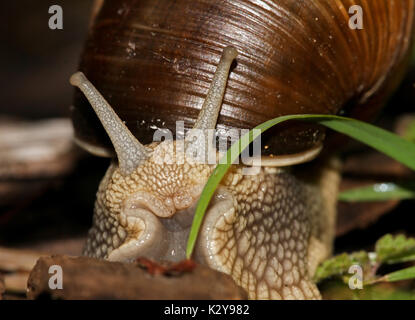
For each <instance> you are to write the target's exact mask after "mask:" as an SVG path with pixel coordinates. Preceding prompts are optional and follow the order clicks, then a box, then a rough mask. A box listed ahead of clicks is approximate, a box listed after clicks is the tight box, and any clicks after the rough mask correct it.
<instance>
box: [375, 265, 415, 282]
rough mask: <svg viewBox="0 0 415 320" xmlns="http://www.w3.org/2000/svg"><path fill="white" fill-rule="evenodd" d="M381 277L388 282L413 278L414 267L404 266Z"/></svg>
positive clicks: (414, 277)
mask: <svg viewBox="0 0 415 320" xmlns="http://www.w3.org/2000/svg"><path fill="white" fill-rule="evenodd" d="M381 279H384V280H385V281H388V282H395V281H402V280H410V279H415V267H409V268H405V269H402V270H399V271H395V272H392V273H389V274H387V275H386V276H384V277H382V278H381Z"/></svg>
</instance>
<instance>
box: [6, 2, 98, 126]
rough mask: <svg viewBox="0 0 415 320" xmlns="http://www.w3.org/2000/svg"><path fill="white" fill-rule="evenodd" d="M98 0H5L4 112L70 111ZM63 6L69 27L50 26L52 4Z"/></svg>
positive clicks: (26, 114)
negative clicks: (75, 76)
mask: <svg viewBox="0 0 415 320" xmlns="http://www.w3.org/2000/svg"><path fill="white" fill-rule="evenodd" d="M92 2H93V1H92V0H66V1H57V0H53V1H48V0H35V1H34V0H17V1H1V4H0V21H1V24H2V31H3V32H2V33H3V37H4V38H3V39H2V41H1V43H0V46H1V48H0V70H1V71H0V72H1V79H2V81H1V104H0V114H8V115H13V116H23V117H25V118H44V117H56V116H68V115H69V106H70V104H71V101H72V95H73V88H72V87H71V86H70V84H69V82H68V81H69V77H70V75H71V74H72V73H74V72H75V71H76V70H77V67H78V60H79V56H80V53H81V50H82V46H83V43H84V41H85V39H86V35H87V32H88V23H89V21H88V20H89V16H90V9H91V6H92ZM54 4H56V5H60V6H61V7H62V9H63V30H50V29H49V26H48V21H49V18H50V16H51V15H50V14H49V13H48V9H49V6H51V5H54Z"/></svg>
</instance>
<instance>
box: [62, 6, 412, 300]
mask: <svg viewBox="0 0 415 320" xmlns="http://www.w3.org/2000/svg"><path fill="white" fill-rule="evenodd" d="M414 3H415V1H414V0H401V1H388V0H379V1H370V0H359V1H358V0H333V1H327V0H312V1H297V0H279V1H271V0H267V1H266V0H231V1H219V0H214V1H213V0H209V1H208V0H194V1H184V0H178V1H170V0H151V1H150V0H143V1H132V0H124V1H111V0H105V1H99V2H97V6H96V7H95V9H94V12H95V13H94V19H93V21H92V24H91V30H90V34H89V37H88V40H87V42H86V46H85V49H84V53H83V55H82V58H81V63H80V70H81V72H77V73H76V74H74V75H73V76H72V77H71V79H70V82H71V84H72V85H74V86H77V87H78V88H79V89H80V90H77V91H76V97H75V102H74V107H73V115H72V118H73V124H74V127H75V135H76V136H75V140H76V141H77V143H78V144H79V145H80V146H82V147H83V148H85V149H86V150H88V151H89V152H91V153H93V154H95V155H99V156H113V157H114V161H113V162H112V163H111V165H110V167H109V169H108V171H107V173H106V174H105V176H104V178H103V179H102V181H101V183H100V186H99V189H98V192H97V199H96V203H95V209H94V218H93V226H92V228H91V230H90V232H89V235H88V240H87V243H86V246H85V250H84V253H85V254H86V255H89V256H93V257H97V258H104V259H108V260H112V261H133V260H134V259H136V258H137V257H139V256H146V257H150V258H153V259H156V260H171V261H179V260H182V259H184V258H185V245H186V240H187V236H188V233H189V229H190V225H191V222H192V218H193V214H194V210H195V205H196V203H197V201H198V199H199V197H200V194H201V191H202V189H203V187H204V185H205V183H206V181H207V179H208V177H209V175H210V174H211V173H212V171H213V169H214V167H215V164H209V163H202V162H197V161H191V160H189V159H187V158H185V157H183V154H182V153H179V152H177V150H178V149H177V146H178V144H179V140H180V139H179V137H180V135H181V136H183V135H184V136H185V137H186V138H187V137H189V135H190V134H191V133H192V132H194V130H196V129H199V130H202V132H204V131H206V130H212V129H216V135H217V136H216V138H217V139H219V140H220V139H222V138H223V137H225V138H224V139H228V138H229V134H230V133H229V132H234V131H231V130H230V129H231V128H248V129H251V128H253V127H255V126H256V125H258V124H260V123H262V122H264V121H266V120H269V119H272V118H275V117H277V116H281V115H286V114H297V113H319V114H345V115H348V116H351V117H355V118H359V119H363V120H368V119H370V118H372V117H373V116H374V115H375V114H376V113H377V110H379V106H381V105H382V102H383V101H384V100H385V97H387V95H388V94H389V93H390V92H391V91H392V90H393V89H394V88H395V87H396V86H397V84H398V83H399V80H400V78H401V77H402V73H403V70H404V67H405V63H406V62H407V60H408V56H409V55H408V52H409V48H410V46H411V40H412V31H413V25H414V23H413V18H414ZM352 5H360V6H361V7H362V10H363V13H364V28H363V29H362V30H353V29H351V28H349V24H348V21H349V18H350V15H349V13H348V10H349V7H350V6H352ZM83 95H85V97H86V98H87V100H86V99H85V97H84V96H83ZM89 104H90V105H92V108H91V107H90V105H89ZM176 121H183V125H184V132H181V133H180V134H179V133H178V132H176V130H175V127H176ZM160 129H169V130H170V131H172V132H173V138H174V139H165V140H163V141H156V142H154V141H153V139H154V133H155V132H156V131H157V130H160ZM328 138H330V137H328ZM325 140H327V139H326V133H325V132H324V130H323V129H322V128H321V127H319V126H317V125H312V124H310V123H301V122H289V123H287V124H285V125H281V126H278V127H277V128H275V129H273V130H270V131H269V132H268V133H267V134H265V135H263V136H262V143H261V146H262V158H261V159H262V160H263V161H262V162H261V163H262V165H261V168H260V170H259V172H258V173H257V174H256V175H246V174H244V173H243V169H244V168H245V167H246V166H247V165H244V164H234V165H232V166H231V169H230V170H229V172H228V173H227V175H226V176H225V177H224V179H223V180H222V181H221V184H220V186H219V188H218V189H217V190H216V193H215V196H214V198H213V199H212V201H211V203H210V205H209V207H208V210H207V212H206V215H205V218H204V221H203V224H202V227H201V232H200V235H199V237H198V240H197V244H196V248H195V253H194V257H193V258H194V259H195V260H197V261H198V262H200V263H203V264H207V265H208V266H210V267H212V268H213V269H216V270H219V271H222V272H224V273H227V274H230V275H231V276H232V278H233V279H234V280H235V282H236V283H237V284H238V285H240V286H241V287H243V288H244V289H245V290H246V291H247V293H248V295H249V298H251V299H313V298H317V299H318V298H321V296H320V293H319V291H318V289H317V287H316V285H315V284H314V283H313V281H312V276H313V274H314V271H315V270H316V267H317V265H318V263H319V262H320V261H322V260H323V259H325V258H326V257H327V256H328V255H330V253H331V249H332V241H333V234H334V222H335V215H336V210H335V207H336V196H337V186H338V183H339V179H340V173H339V171H340V169H339V163H338V162H337V161H335V160H333V159H332V157H331V156H330V152H327V151H326V149H327V147H325V149H324V154H325V155H326V156H325V157H323V156H322V154H320V155H319V153H320V151H321V150H322V148H323V142H324V141H325ZM329 141H330V140H329ZM332 141H334V140H332ZM193 143H195V142H194V141H192V140H187V139H185V143H184V144H183V145H184V146H185V148H188V146H192V144H193ZM335 145H336V143H331V147H336V146H335ZM197 147H199V145H197ZM337 147H338V146H337ZM333 150H335V148H334V149H333ZM316 157H317V158H318V159H316V160H314V161H312V160H313V159H314V158H316ZM166 159H167V160H170V161H167V162H166ZM319 159H320V160H319ZM325 159H328V160H325ZM309 162H310V163H309Z"/></svg>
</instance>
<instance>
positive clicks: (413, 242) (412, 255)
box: [375, 234, 415, 264]
mask: <svg viewBox="0 0 415 320" xmlns="http://www.w3.org/2000/svg"><path fill="white" fill-rule="evenodd" d="M375 250H376V256H377V261H378V262H380V263H388V264H392V263H400V262H407V261H413V260H415V239H414V238H407V237H405V236H404V235H398V236H392V235H390V234H387V235H385V236H383V237H382V238H380V239H379V240H378V241H377V242H376V246H375Z"/></svg>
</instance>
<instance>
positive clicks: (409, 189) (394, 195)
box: [339, 182, 415, 202]
mask: <svg viewBox="0 0 415 320" xmlns="http://www.w3.org/2000/svg"><path fill="white" fill-rule="evenodd" d="M405 199H415V182H409V183H402V184H396V183H391V182H384V183H376V184H373V185H370V186H367V187H361V188H354V189H350V190H346V191H343V192H341V193H340V194H339V200H340V201H346V202H367V201H388V200H405Z"/></svg>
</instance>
